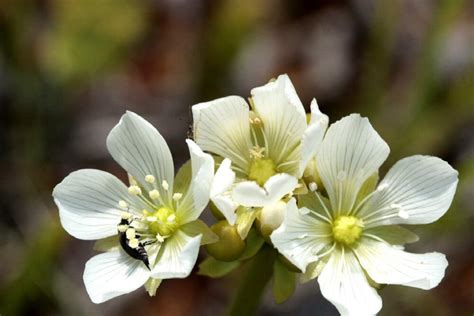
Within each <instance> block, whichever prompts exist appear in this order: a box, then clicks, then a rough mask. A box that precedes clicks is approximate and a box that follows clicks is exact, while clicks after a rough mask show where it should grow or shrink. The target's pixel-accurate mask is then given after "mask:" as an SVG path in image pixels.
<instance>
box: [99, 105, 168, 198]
mask: <svg viewBox="0 0 474 316" xmlns="http://www.w3.org/2000/svg"><path fill="white" fill-rule="evenodd" d="M107 149H108V150H109V152H110V154H111V155H112V157H113V158H114V159H115V161H117V162H118V163H119V164H120V165H121V166H122V168H124V169H125V170H126V171H127V172H128V173H129V174H131V175H132V176H133V177H134V178H135V180H137V181H138V182H139V183H140V184H141V185H142V186H143V187H144V188H145V189H146V190H147V191H151V190H153V189H155V186H156V184H158V185H157V186H156V188H157V189H158V190H159V191H160V194H161V196H162V197H163V198H164V199H166V198H168V199H169V198H170V197H171V194H170V193H169V192H166V191H165V190H164V189H163V188H162V186H161V183H162V182H163V181H164V180H166V181H167V182H168V184H169V187H171V188H172V187H173V180H174V166H173V158H172V157H171V153H170V150H169V148H168V145H167V144H166V141H165V140H164V138H163V137H162V136H161V135H160V133H159V132H158V131H157V130H156V128H154V127H153V125H151V124H150V123H148V122H147V121H146V120H145V119H143V118H142V117H140V116H139V115H137V114H135V113H133V112H130V111H127V112H126V113H125V114H124V115H123V116H122V118H121V119H120V122H119V123H118V124H117V125H116V126H115V127H114V128H113V129H112V130H111V131H110V133H109V136H108V137H107ZM147 175H152V176H154V177H155V186H154V184H153V183H148V182H146V181H145V177H146V176H147Z"/></svg>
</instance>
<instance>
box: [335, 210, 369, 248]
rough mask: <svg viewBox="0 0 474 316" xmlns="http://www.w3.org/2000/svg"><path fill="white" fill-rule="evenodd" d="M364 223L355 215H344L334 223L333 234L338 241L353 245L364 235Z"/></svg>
mask: <svg viewBox="0 0 474 316" xmlns="http://www.w3.org/2000/svg"><path fill="white" fill-rule="evenodd" d="M363 227H364V223H363V222H362V220H360V219H358V218H357V217H355V216H346V215H342V216H339V217H338V218H336V220H335V221H334V222H333V224H332V235H333V238H334V240H335V241H336V242H338V243H341V244H344V245H346V246H350V245H353V244H354V243H355V242H357V241H358V240H359V238H360V236H361V235H362V230H363Z"/></svg>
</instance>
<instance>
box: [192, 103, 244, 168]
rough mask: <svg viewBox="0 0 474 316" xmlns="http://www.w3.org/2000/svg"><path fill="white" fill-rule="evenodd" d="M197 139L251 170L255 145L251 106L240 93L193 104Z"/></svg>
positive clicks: (205, 145)
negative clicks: (249, 166) (251, 132)
mask: <svg viewBox="0 0 474 316" xmlns="http://www.w3.org/2000/svg"><path fill="white" fill-rule="evenodd" d="M192 111H193V120H194V139H195V141H196V143H197V144H198V145H199V146H200V147H201V148H202V149H203V150H205V151H208V152H211V153H214V154H217V155H219V156H222V157H225V158H229V159H230V160H232V162H233V163H234V164H236V165H237V166H239V167H240V168H242V169H243V170H247V169H248V163H249V153H250V149H251V148H252V141H251V136H250V123H249V106H248V104H247V103H246V102H245V100H244V99H243V98H241V97H238V96H230V97H225V98H221V99H217V100H214V101H210V102H205V103H199V104H196V105H194V106H193V107H192Z"/></svg>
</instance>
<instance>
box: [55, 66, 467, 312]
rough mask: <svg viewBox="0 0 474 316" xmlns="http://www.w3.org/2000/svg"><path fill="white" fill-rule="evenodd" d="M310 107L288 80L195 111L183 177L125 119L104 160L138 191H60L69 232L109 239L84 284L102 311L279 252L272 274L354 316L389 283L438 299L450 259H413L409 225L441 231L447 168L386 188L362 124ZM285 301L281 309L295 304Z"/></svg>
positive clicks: (422, 171) (165, 153) (161, 148)
mask: <svg viewBox="0 0 474 316" xmlns="http://www.w3.org/2000/svg"><path fill="white" fill-rule="evenodd" d="M310 107H311V113H309V114H306V113H305V110H304V107H303V105H302V103H301V101H300V100H299V98H298V96H297V94H296V91H295V89H294V87H293V85H292V83H291V81H290V79H289V78H288V77H287V76H286V75H281V76H279V77H278V78H277V79H276V80H273V81H271V82H270V83H268V84H266V85H264V86H262V87H258V88H255V89H253V90H252V91H251V97H250V98H249V103H247V102H246V101H245V100H244V99H243V98H241V97H237V96H230V97H225V98H221V99H217V100H214V101H211V102H206V103H200V104H197V105H194V106H193V107H192V113H193V135H194V137H193V140H191V139H188V140H186V142H187V144H188V147H189V152H190V161H189V162H187V163H185V164H184V165H183V166H182V167H181V168H180V170H179V171H178V173H177V175H176V177H175V175H174V166H173V160H172V157H171V153H170V150H169V148H168V146H167V144H166V142H165V140H164V139H163V137H162V136H161V135H160V134H159V132H158V131H157V130H156V129H155V128H154V127H153V126H152V125H151V124H149V123H148V122H147V121H145V120H144V119H143V118H141V117H140V116H138V115H137V114H135V113H132V112H127V113H126V114H124V115H123V117H122V119H121V120H120V122H119V123H118V124H117V126H115V127H114V128H113V129H112V131H111V132H110V134H109V136H108V138H107V148H108V150H109V152H110V154H111V155H112V157H113V158H114V159H115V160H116V161H117V162H118V163H119V164H120V165H121V166H122V167H123V168H124V169H125V170H126V172H127V173H128V177H129V186H128V187H127V186H126V185H124V184H123V183H122V182H121V181H120V180H118V179H117V178H116V177H114V176H113V175H111V174H109V173H106V172H103V171H99V170H92V169H84V170H79V171H76V172H73V173H71V174H70V175H69V176H67V177H66V178H65V179H64V180H63V181H62V182H61V183H60V184H58V185H57V186H56V188H55V189H54V192H53V196H54V200H55V202H56V204H57V206H58V208H59V214H60V219H61V223H62V225H63V227H64V228H65V229H66V231H68V232H69V233H70V234H71V235H72V236H74V237H76V238H79V239H85V240H98V241H97V242H96V246H95V249H96V250H99V251H102V252H103V253H102V254H99V255H96V256H95V257H93V258H92V259H90V260H89V261H88V262H87V263H86V267H85V271H84V283H85V285H86V289H87V292H88V293H89V295H90V297H91V299H92V301H93V302H95V303H101V302H104V301H106V300H108V299H111V298H113V297H116V296H118V295H122V294H125V293H129V292H131V291H134V290H135V289H137V288H139V287H141V286H145V288H146V290H147V291H148V292H149V294H150V295H155V292H156V290H157V288H158V286H159V285H160V283H161V281H162V280H163V279H168V278H184V277H187V276H188V275H189V274H190V273H191V270H192V269H193V267H194V265H195V263H196V260H197V256H198V253H199V248H200V245H203V244H206V245H207V246H206V248H207V252H208V254H209V255H210V257H208V258H207V259H206V260H205V261H204V262H203V263H202V264H201V265H200V273H201V274H205V275H209V276H214V277H216V276H221V275H223V274H224V273H228V272H230V271H231V270H232V269H233V268H235V267H237V266H238V265H239V264H240V262H243V261H245V260H249V259H251V258H253V257H254V256H255V254H256V253H258V252H259V250H260V249H263V247H266V248H267V249H268V248H271V249H273V250H272V251H274V252H275V253H276V254H277V256H276V258H277V259H276V260H278V262H279V264H278V265H275V266H274V267H275V273H277V271H276V270H278V273H279V274H280V275H281V274H282V273H283V274H284V275H285V274H286V275H290V276H292V277H294V276H299V277H300V280H301V281H302V282H306V281H309V280H312V279H314V278H318V283H319V286H320V289H321V293H322V295H323V296H324V297H325V298H326V299H328V300H329V301H331V302H332V303H333V304H334V305H335V306H336V308H337V309H338V311H339V312H340V313H341V314H343V315H373V314H376V313H378V312H379V310H380V309H381V307H382V302H381V298H380V296H379V295H378V293H377V290H378V289H379V287H380V286H381V285H383V284H401V285H406V286H411V287H416V288H420V289H431V288H433V287H435V286H437V285H438V284H439V282H440V281H441V279H442V278H443V276H444V272H445V269H446V267H447V261H446V258H445V256H444V255H443V254H440V253H435V252H433V253H426V254H413V253H409V252H406V251H404V248H403V247H404V245H405V244H407V243H411V242H415V241H417V240H418V237H417V236H416V235H415V234H414V233H412V232H410V231H409V230H407V229H406V228H404V227H402V226H400V225H412V224H428V223H431V222H434V221H436V220H437V219H439V218H440V217H441V216H442V215H443V214H444V213H445V212H446V211H447V210H448V208H449V206H450V204H451V202H452V199H453V196H454V193H455V190H456V186H457V182H458V174H457V171H456V170H454V169H453V168H452V167H451V166H450V165H449V164H448V163H446V162H445V161H443V160H441V159H439V158H435V157H430V156H412V157H408V158H404V159H402V160H400V161H399V162H397V163H396V164H395V165H394V166H393V167H392V168H391V169H390V170H389V172H388V173H387V174H386V175H385V177H384V178H383V180H381V181H380V182H379V176H378V175H379V173H378V169H379V168H380V166H381V165H382V164H383V162H384V161H385V160H386V158H387V157H388V154H389V151H390V150H389V147H388V145H387V144H386V143H385V142H384V141H383V139H382V138H381V137H380V136H379V134H378V133H377V132H376V131H375V130H374V129H373V127H372V126H371V124H370V123H369V121H368V119H367V118H363V117H361V116H360V115H358V114H351V115H349V116H346V117H344V118H342V119H341V120H339V121H337V122H335V123H333V124H332V125H330V126H328V125H329V119H328V117H327V116H326V115H325V114H323V113H321V112H320V110H319V108H318V104H317V103H316V100H313V101H312V103H311V106H310ZM208 204H209V205H210V209H211V210H212V212H213V214H214V215H215V216H216V217H217V218H218V219H220V221H219V222H218V223H216V224H214V225H213V226H212V227H211V228H209V227H208V226H207V225H206V224H205V223H204V222H203V221H201V220H199V219H198V218H199V216H200V214H201V213H202V212H203V210H204V209H205V208H206V206H207V205H208ZM217 266H219V269H220V270H224V271H225V272H223V273H222V271H220V270H219V271H217V268H216V267H217ZM282 267H283V268H282ZM282 271H283V272H282ZM290 279H291V278H290ZM274 283H275V284H276V286H277V287H278V282H274ZM275 292H276V293H277V295H275V297H276V298H277V301H283V300H285V299H286V298H287V297H288V296H289V295H291V293H289V294H284V295H283V297H281V295H278V288H276V289H275V288H274V294H275Z"/></svg>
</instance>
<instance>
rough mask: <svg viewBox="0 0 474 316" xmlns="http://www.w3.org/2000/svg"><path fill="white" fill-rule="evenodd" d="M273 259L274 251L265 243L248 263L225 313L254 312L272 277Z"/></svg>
mask: <svg viewBox="0 0 474 316" xmlns="http://www.w3.org/2000/svg"><path fill="white" fill-rule="evenodd" d="M275 259H276V253H275V251H273V249H271V248H270V247H269V246H267V245H265V246H264V247H262V249H261V250H260V252H259V253H258V254H257V255H256V256H255V257H254V258H253V259H252V261H250V262H249V263H248V267H247V270H246V271H244V275H243V277H242V279H241V281H240V284H239V286H238V288H237V290H236V293H235V296H234V298H233V300H232V302H231V305H230V309H229V312H228V313H227V315H229V316H242V315H246V316H250V315H255V314H256V312H257V309H258V307H259V305H260V301H261V299H262V297H263V293H264V291H265V288H266V287H267V284H268V283H269V281H270V279H271V277H272V272H273V262H274V261H275Z"/></svg>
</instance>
